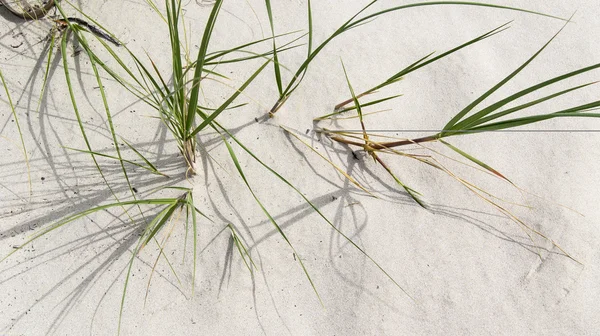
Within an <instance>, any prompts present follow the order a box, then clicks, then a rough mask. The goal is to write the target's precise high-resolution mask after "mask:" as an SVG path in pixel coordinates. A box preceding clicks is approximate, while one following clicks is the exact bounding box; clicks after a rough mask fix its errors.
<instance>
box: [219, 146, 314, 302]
mask: <svg viewBox="0 0 600 336" xmlns="http://www.w3.org/2000/svg"><path fill="white" fill-rule="evenodd" d="M223 143H225V145H226V146H227V150H228V151H229V156H230V157H231V159H232V160H233V163H234V164H235V167H236V168H237V171H238V173H239V174H240V177H241V178H242V180H243V181H244V184H246V187H247V188H248V190H249V191H250V193H251V194H252V197H254V199H255V200H256V203H257V204H258V206H259V207H260V208H261V209H262V211H263V213H264V214H265V215H266V216H267V218H268V219H269V221H270V222H271V224H273V226H274V227H275V229H276V230H277V232H279V234H280V235H281V237H282V238H283V239H284V240H285V241H286V243H287V244H288V245H289V247H290V248H291V249H292V251H294V253H295V254H296V255H297V256H298V262H299V263H300V266H301V267H302V270H303V271H304V274H305V275H306V278H307V279H308V282H309V283H310V285H311V287H312V288H313V290H314V292H315V294H316V295H317V298H318V299H319V302H320V303H321V305H322V306H323V300H321V296H320V295H319V292H318V291H317V287H316V286H315V283H314V282H313V280H312V278H311V276H310V274H309V273H308V270H307V269H306V266H304V262H303V261H302V258H301V257H300V255H299V254H298V252H296V249H295V248H294V246H293V245H292V242H290V240H289V239H288V237H287V236H286V234H285V233H284V232H283V230H282V229H281V227H280V226H279V224H277V222H276V221H275V219H274V218H273V216H271V214H270V213H269V211H268V210H267V209H266V208H265V206H264V205H263V204H262V202H261V201H260V199H259V198H258V196H256V194H255V193H254V190H253V189H252V187H251V186H250V183H249V182H248V180H247V179H246V175H245V174H244V171H243V169H242V166H241V165H240V162H239V161H238V159H237V156H236V155H235V152H234V151H233V148H231V145H230V144H229V143H228V142H227V140H225V139H223Z"/></svg>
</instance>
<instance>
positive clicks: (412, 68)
mask: <svg viewBox="0 0 600 336" xmlns="http://www.w3.org/2000/svg"><path fill="white" fill-rule="evenodd" d="M511 22H512V21H511ZM511 22H507V23H505V24H503V25H501V26H499V27H497V28H494V29H493V30H490V31H489V32H487V33H485V34H483V35H481V36H478V37H476V38H474V39H472V40H470V41H467V42H465V43H463V44H461V45H459V46H457V47H455V48H452V49H450V50H448V51H446V52H444V53H442V54H440V55H438V56H436V57H434V58H431V59H429V58H430V57H431V56H432V55H433V54H434V53H431V54H429V55H427V56H425V57H423V58H421V59H419V60H418V61H416V62H414V63H412V64H410V65H409V66H407V67H406V68H404V69H402V70H400V71H399V72H397V73H396V74H394V75H393V76H391V77H390V78H388V79H386V80H385V81H384V82H382V83H380V84H378V85H376V86H374V87H372V88H370V89H368V90H366V91H364V92H363V93H361V94H358V95H357V97H358V98H360V97H362V96H365V95H368V94H371V93H374V92H375V91H377V90H379V89H382V88H384V87H386V86H389V85H391V84H394V83H396V82H398V81H399V80H401V79H402V78H403V76H405V75H407V74H409V73H411V72H413V71H416V70H418V69H420V68H423V67H425V66H427V65H429V64H431V63H434V62H435V61H438V60H440V59H442V58H444V57H446V56H448V55H451V54H453V53H455V52H457V51H459V50H461V49H463V48H465V47H468V46H470V45H472V44H475V43H477V42H481V41H483V40H485V39H487V38H488V37H492V36H494V35H496V34H498V33H501V32H503V31H505V30H506V29H508V28H509V27H508V25H509V24H510V23H511ZM388 99H389V98H388ZM352 101H353V99H352V98H350V99H348V100H346V101H343V102H342V103H340V104H338V105H336V106H335V110H339V109H341V108H342V107H343V106H345V105H347V104H349V103H351V102H352Z"/></svg>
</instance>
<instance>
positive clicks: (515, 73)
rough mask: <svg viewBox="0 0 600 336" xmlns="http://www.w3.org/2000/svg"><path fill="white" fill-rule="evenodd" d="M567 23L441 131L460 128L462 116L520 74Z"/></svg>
mask: <svg viewBox="0 0 600 336" xmlns="http://www.w3.org/2000/svg"><path fill="white" fill-rule="evenodd" d="M569 22H570V19H569V20H568V21H567V22H566V23H565V24H564V25H563V26H562V28H561V29H560V30H559V31H558V32H557V33H556V34H554V36H552V38H551V39H550V40H548V42H546V44H544V45H543V46H542V47H541V48H540V49H539V50H538V51H537V52H536V53H535V54H533V56H531V57H530V58H529V59H528V60H527V61H525V63H523V64H522V65H521V66H520V67H518V68H517V69H516V70H515V71H513V72H512V73H511V74H509V75H508V76H507V77H505V78H504V79H503V80H501V81H500V82H499V83H498V84H496V85H494V86H493V87H492V88H491V89H489V90H488V91H486V92H485V93H484V94H482V95H481V96H479V98H477V99H475V100H474V101H473V102H472V103H471V104H469V105H467V107H465V108H464V109H463V110H462V111H460V112H458V114H456V115H455V116H454V117H453V118H452V119H450V121H449V122H448V123H447V124H446V125H445V126H444V128H443V129H444V130H454V129H457V128H458V127H460V126H461V125H457V123H458V122H459V121H460V120H461V119H462V118H463V117H464V116H466V115H467V113H469V112H471V110H473V109H474V108H475V107H476V106H477V105H479V104H480V103H481V102H482V101H484V100H485V99H486V98H487V97H489V96H490V95H491V94H492V93H494V92H496V91H497V90H498V89H499V88H501V87H502V86H504V84H506V83H508V81H510V80H511V79H512V78H513V77H515V76H516V75H517V74H518V73H519V72H521V70H523V69H525V67H526V66H528V65H529V64H530V63H531V62H532V61H533V60H534V59H535V58H536V57H537V56H538V55H539V54H540V53H541V52H542V51H543V50H544V49H546V47H547V46H548V45H549V44H550V42H552V41H553V40H554V39H555V38H556V36H558V34H560V32H561V31H562V30H563V29H564V28H565V27H566V26H567V25H568V24H569ZM442 134H444V133H443V132H442Z"/></svg>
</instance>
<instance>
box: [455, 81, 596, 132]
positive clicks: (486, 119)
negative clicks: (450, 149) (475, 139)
mask: <svg viewBox="0 0 600 336" xmlns="http://www.w3.org/2000/svg"><path fill="white" fill-rule="evenodd" d="M596 83H597V82H592V83H587V84H583V85H579V86H576V87H573V88H569V89H566V90H563V91H560V92H557V93H554V94H551V95H548V96H545V97H543V98H540V99H536V100H534V101H532V102H529V103H525V104H521V105H519V106H515V107H513V108H510V109H506V110H504V111H501V112H498V113H494V114H492V115H488V116H487V117H482V118H480V119H475V120H476V121H473V122H472V123H471V124H467V125H465V128H466V129H469V128H473V127H475V126H478V125H481V124H484V123H487V122H490V121H492V120H495V119H498V118H501V117H504V116H506V115H509V114H511V113H515V112H518V111H521V110H524V109H526V108H528V107H531V106H534V105H537V104H540V103H543V102H545V101H548V100H551V99H554V98H556V97H559V96H562V95H564V94H567V93H569V92H572V91H575V90H579V89H582V88H585V87H587V86H589V85H592V84H596ZM465 121H467V120H465Z"/></svg>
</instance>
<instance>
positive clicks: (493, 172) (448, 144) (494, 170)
mask: <svg viewBox="0 0 600 336" xmlns="http://www.w3.org/2000/svg"><path fill="white" fill-rule="evenodd" d="M439 141H440V142H441V143H443V144H444V145H446V146H447V147H448V148H450V149H452V150H453V151H455V152H457V153H458V154H460V155H462V156H463V157H465V158H467V159H468V160H470V161H471V162H473V163H475V164H477V165H479V166H480V167H482V168H485V169H486V170H488V171H489V172H491V173H492V174H494V175H496V176H498V177H500V178H503V179H505V180H506V181H508V182H510V183H511V184H513V183H512V182H511V181H510V180H509V179H507V178H506V176H504V175H502V174H500V172H499V171H497V170H496V169H494V168H492V167H490V166H488V165H487V164H486V163H485V162H483V161H481V160H478V159H477V158H475V157H474V156H472V155H470V154H469V153H466V152H464V151H462V150H460V149H459V148H457V147H454V146H453V145H451V144H450V143H448V142H446V141H444V140H442V139H440V140H439Z"/></svg>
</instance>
